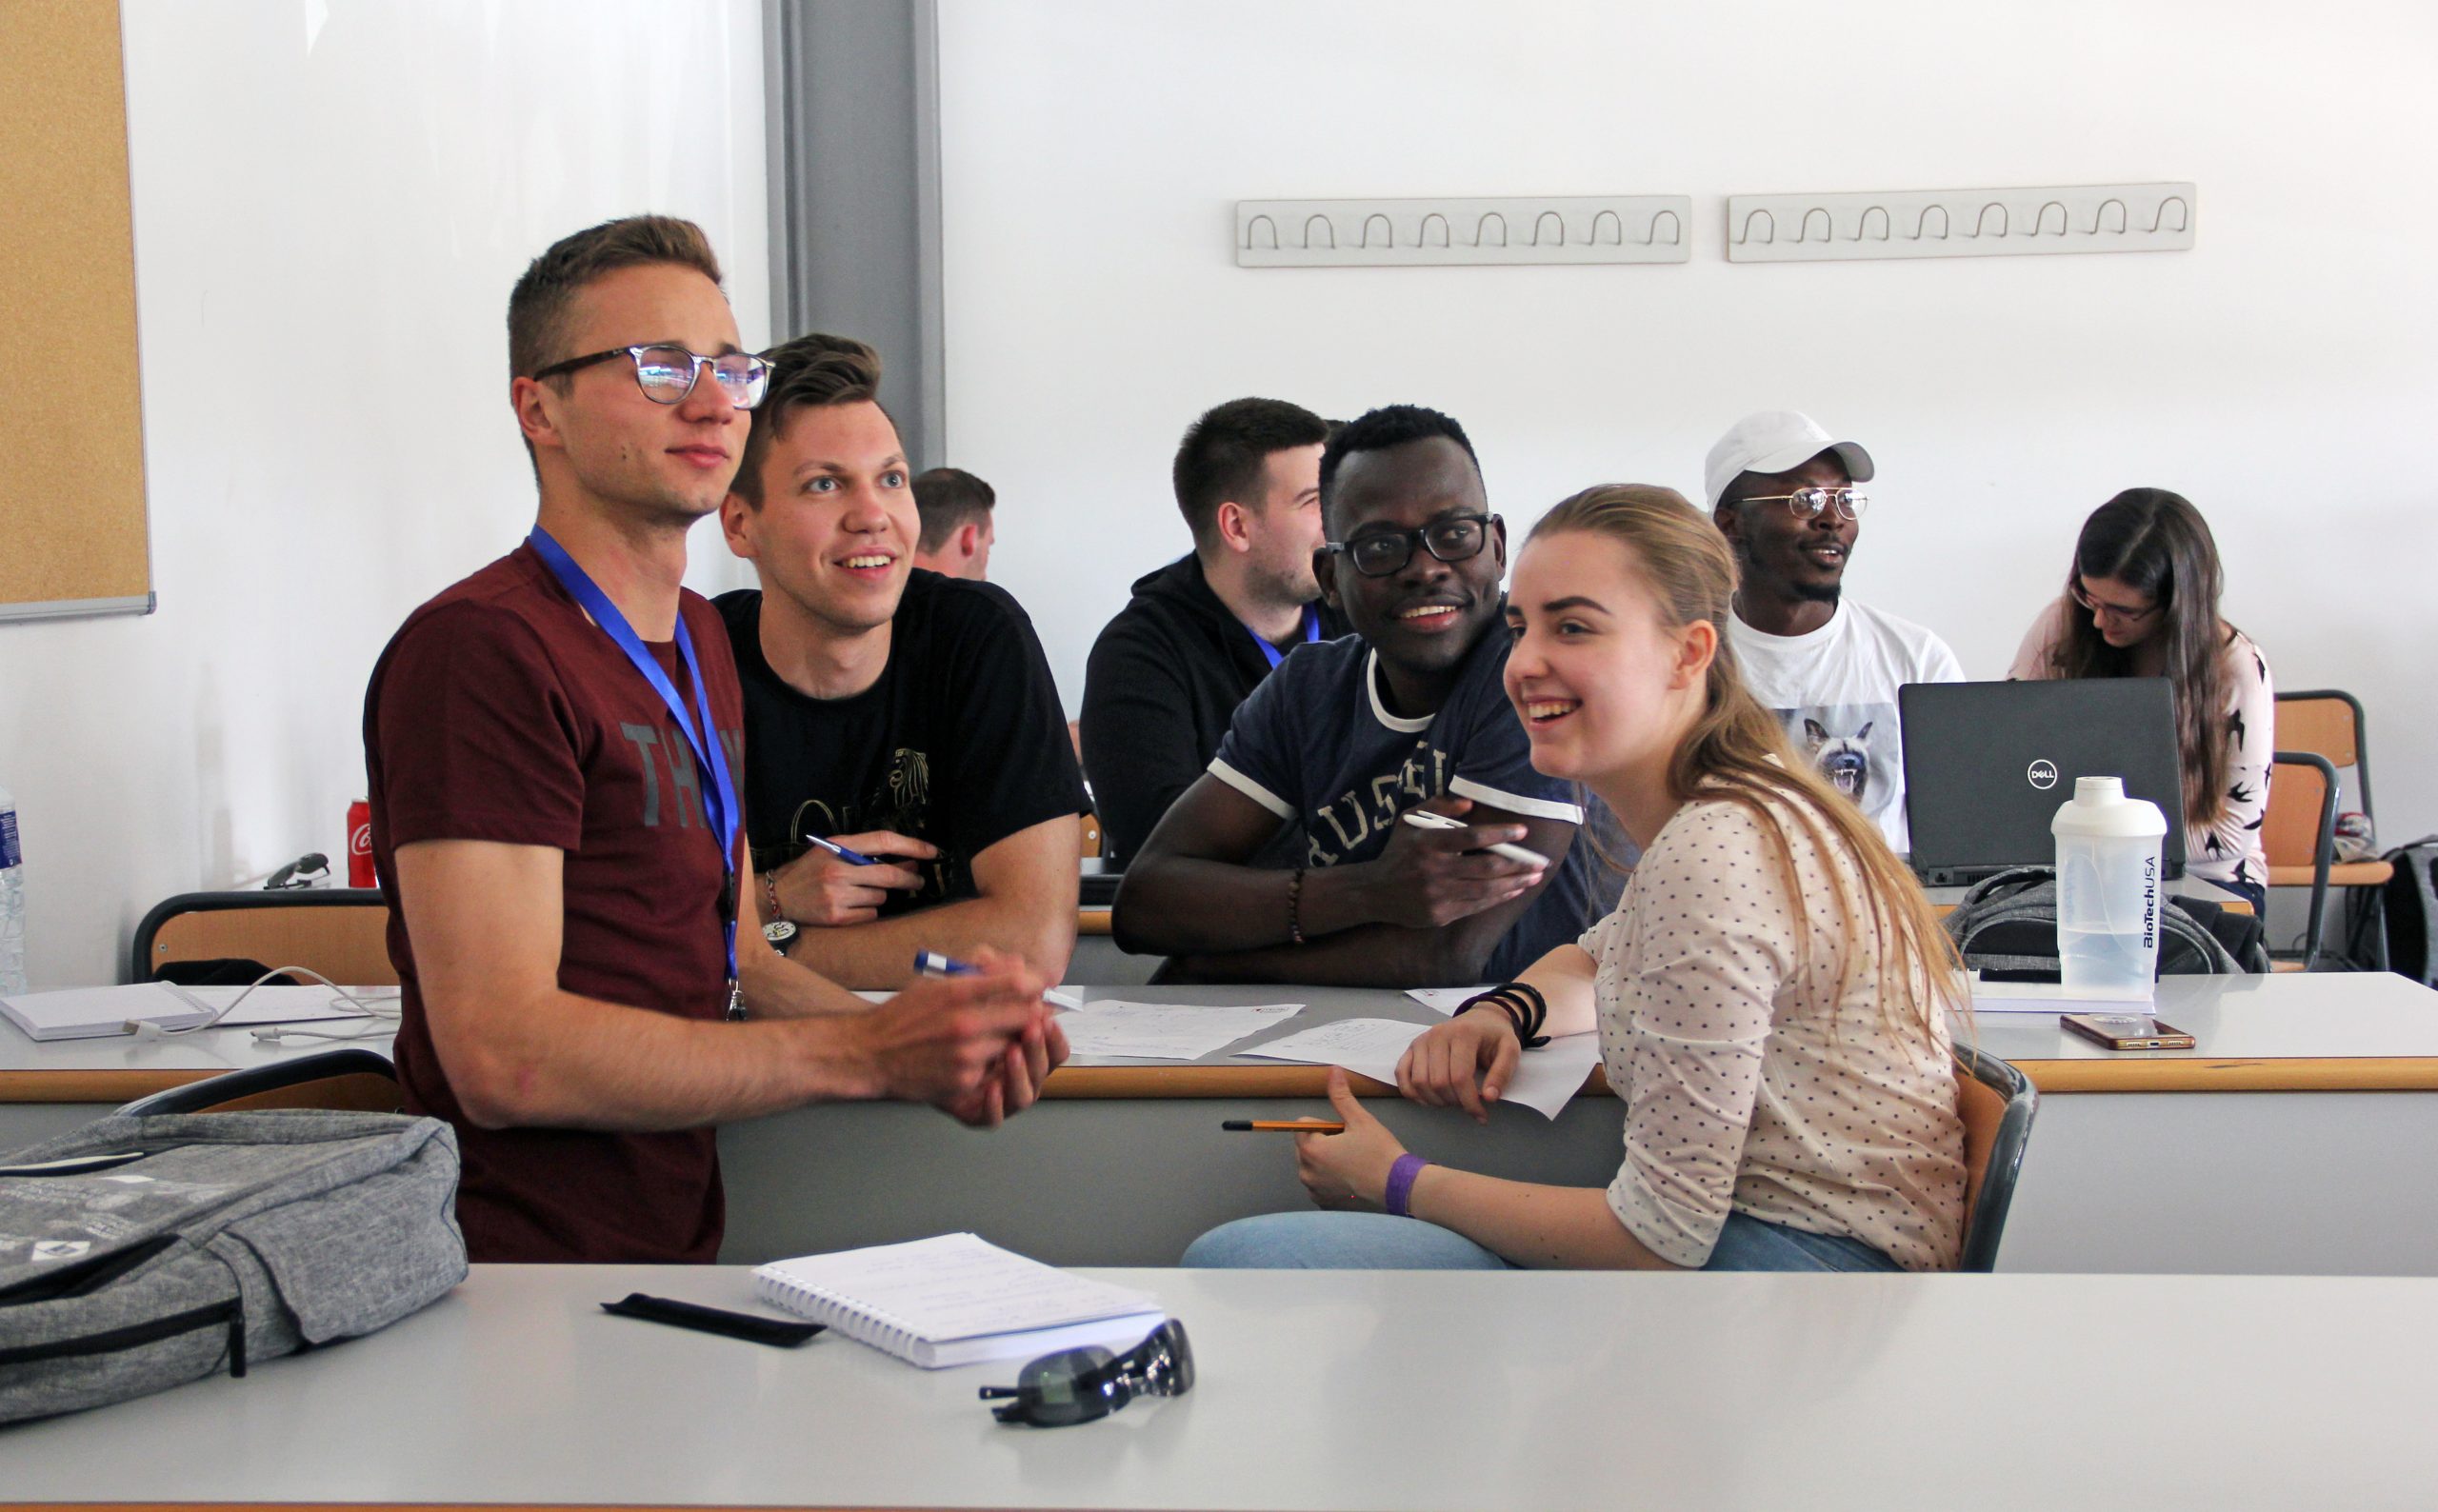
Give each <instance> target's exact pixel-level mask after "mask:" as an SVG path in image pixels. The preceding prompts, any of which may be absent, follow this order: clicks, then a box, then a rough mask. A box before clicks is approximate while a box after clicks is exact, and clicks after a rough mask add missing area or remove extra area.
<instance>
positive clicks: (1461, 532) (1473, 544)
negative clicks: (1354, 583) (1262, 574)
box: [1322, 514, 1498, 578]
mask: <svg viewBox="0 0 2438 1512" xmlns="http://www.w3.org/2000/svg"><path fill="white" fill-rule="evenodd" d="M1497 523H1498V516H1496V515H1494V514H1451V515H1449V516H1446V517H1445V518H1442V519H1437V520H1433V521H1431V522H1430V523H1429V525H1426V526H1424V527H1422V528H1421V529H1419V530H1380V531H1375V532H1373V533H1372V534H1370V535H1366V536H1357V537H1356V538H1355V539H1353V540H1351V541H1331V542H1329V544H1328V545H1327V546H1325V547H1322V549H1323V550H1326V551H1338V552H1343V553H1345V555H1346V557H1347V559H1348V560H1349V561H1350V562H1352V563H1353V564H1354V570H1356V571H1357V572H1360V573H1362V574H1363V575H1364V576H1365V577H1367V578H1384V577H1387V576H1389V574H1390V573H1392V572H1402V571H1404V570H1405V565H1406V564H1407V563H1409V562H1410V561H1412V560H1413V548H1414V544H1415V543H1416V542H1420V543H1421V544H1422V547H1423V549H1424V550H1426V551H1429V553H1430V554H1431V555H1432V556H1434V557H1437V558H1438V559H1439V560H1440V561H1442V562H1462V561H1464V560H1466V559H1467V558H1469V557H1476V556H1479V555H1481V554H1482V545H1483V543H1485V542H1487V541H1488V540H1489V527H1491V526H1493V525H1496V524H1497Z"/></svg>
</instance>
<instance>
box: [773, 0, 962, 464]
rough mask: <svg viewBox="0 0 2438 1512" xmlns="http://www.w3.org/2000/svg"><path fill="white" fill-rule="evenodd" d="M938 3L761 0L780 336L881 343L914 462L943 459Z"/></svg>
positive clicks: (884, 392) (892, 402)
mask: <svg viewBox="0 0 2438 1512" xmlns="http://www.w3.org/2000/svg"><path fill="white" fill-rule="evenodd" d="M938 17H939V13H938V10H937V8H936V6H935V5H934V4H933V0H766V4H765V7H764V18H765V25H764V28H763V54H764V58H765V60H766V68H767V70H768V114H769V123H770V151H769V173H770V326H771V331H770V336H771V340H772V341H774V342H776V341H784V340H786V339H788V338H789V337H790V336H797V335H801V334H803V333H804V332H806V331H809V330H827V331H831V332H834V333H836V334H838V335H842V336H854V337H857V338H859V339H861V340H864V341H868V342H869V343H871V344H872V345H873V346H874V347H877V348H880V352H881V357H882V380H881V402H882V403H883V404H884V405H886V406H887V407H888V409H889V413H890V415H892V416H893V417H895V419H896V421H897V428H898V431H899V433H900V434H901V435H902V436H904V437H905V440H906V449H907V456H908V458H909V460H910V461H911V462H912V464H913V465H914V466H915V467H916V468H928V467H934V466H937V465H938V464H939V463H941V462H942V461H943V460H945V459H946V456H947V451H948V437H947V417H946V413H945V411H946V408H947V390H946V388H945V385H944V383H943V380H942V374H941V360H942V350H943V341H942V331H941V321H940V140H939V69H938V56H939V53H938V45H937V37H938Z"/></svg>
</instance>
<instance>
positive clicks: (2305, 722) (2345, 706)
mask: <svg viewBox="0 0 2438 1512" xmlns="http://www.w3.org/2000/svg"><path fill="white" fill-rule="evenodd" d="M2276 745H2277V748H2278V749H2279V750H2307V751H2309V752H2311V753H2312V754H2314V755H2318V756H2325V757H2327V758H2328V765H2330V766H2360V765H2361V762H2362V704H2361V701H2360V700H2359V699H2356V698H2355V697H2354V696H2353V695H2352V694H2350V693H2348V692H2344V691H2341V690H2339V689H2337V688H2332V687H2330V688H2314V689H2312V690H2310V691H2308V692H2300V693H2280V694H2278V695H2277V741H2276Z"/></svg>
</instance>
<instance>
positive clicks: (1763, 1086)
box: [1581, 799, 1964, 1270]
mask: <svg viewBox="0 0 2438 1512" xmlns="http://www.w3.org/2000/svg"><path fill="white" fill-rule="evenodd" d="M1771 807H1772V812H1773V814H1774V815H1775V816H1776V817H1777V818H1778V819H1779V820H1780V822H1781V823H1782V824H1783V825H1784V826H1785V830H1786V833H1787V838H1788V841H1789V844H1790V845H1791V846H1792V847H1793V855H1794V863H1795V873H1796V876H1797V877H1798V879H1799V880H1800V882H1801V885H1802V886H1801V891H1800V894H1799V895H1798V896H1789V894H1788V892H1787V889H1786V885H1785V880H1784V877H1783V873H1782V869H1781V865H1780V863H1779V861H1778V859H1777V850H1776V846H1775V844H1774V842H1773V841H1772V840H1771V839H1770V837H1769V834H1768V831H1767V829H1766V828H1765V826H1764V825H1763V823H1762V821H1761V820H1760V819H1759V817H1758V816H1756V815H1755V814H1754V813H1753V812H1752V811H1751V810H1750V809H1749V808H1746V807H1744V806H1742V805H1740V804H1736V803H1732V802H1729V801H1728V800H1725V799H1708V800H1703V801H1700V802H1695V803H1691V804H1688V805H1686V806H1684V807H1683V808H1681V809H1679V810H1678V811H1677V813H1676V815H1675V817H1674V818H1672V819H1670V820H1669V822H1668V824H1667V825H1666V826H1665V827H1663V828H1662V829H1661V830H1660V832H1659V834H1658V836H1657V837H1656V838H1654V839H1653V840H1652V841H1651V844H1650V846H1649V849H1647V850H1645V851H1644V852H1643V856H1642V862H1641V865H1638V866H1637V867H1636V868H1635V870H1634V874H1633V878H1632V880H1631V881H1630V882H1629V884H1628V885H1627V887H1626V891H1625V896H1624V897H1623V898H1622V899H1621V900H1619V902H1618V904H1617V911H1616V912H1614V913H1612V914H1610V915H1609V917H1608V918H1606V919H1603V920H1602V921H1600V923H1598V924H1596V925H1592V927H1591V929H1590V930H1589V932H1588V933H1586V934H1585V935H1584V936H1583V939H1582V941H1581V944H1582V946H1583V948H1584V949H1585V950H1586V951H1588V952H1589V953H1590V955H1591V957H1592V959H1593V961H1594V962H1595V963H1596V970H1595V973H1594V976H1593V992H1594V1000H1595V1002H1596V1003H1597V1005H1598V1009H1599V1026H1600V1050H1601V1060H1602V1064H1603V1065H1604V1067H1605V1069H1606V1070H1607V1072H1608V1076H1609V1085H1610V1086H1611V1087H1614V1088H1616V1089H1617V1090H1618V1092H1619V1094H1620V1095H1621V1096H1622V1097H1624V1099H1625V1101H1626V1160H1625V1164H1623V1165H1622V1166H1620V1167H1619V1168H1618V1170H1617V1178H1616V1180H1615V1181H1614V1182H1612V1183H1610V1184H1609V1207H1610V1208H1611V1209H1612V1210H1613V1211H1614V1212H1615V1213H1616V1215H1617V1220H1618V1222H1620V1223H1622V1224H1625V1225H1626V1228H1627V1229H1628V1230H1629V1232H1631V1233H1632V1234H1633V1236H1634V1237H1635V1238H1636V1239H1638V1240H1640V1241H1642V1242H1643V1243H1645V1244H1647V1245H1649V1247H1650V1249H1651V1250H1652V1252H1653V1253H1655V1254H1657V1255H1659V1256H1660V1257H1661V1258H1663V1259H1665V1260H1668V1261H1669V1262H1671V1263H1675V1264H1679V1265H1686V1266H1698V1265H1700V1264H1702V1263H1704V1262H1706V1261H1707V1260H1709V1254H1710V1249H1711V1246H1712V1245H1714V1244H1715V1243H1717V1242H1718V1233H1719V1228H1720V1225H1721V1224H1725V1223H1726V1222H1727V1215H1728V1212H1729V1209H1730V1208H1734V1209H1741V1210H1742V1211H1744V1212H1746V1213H1749V1214H1750V1215H1751V1216H1752V1217H1755V1218H1760V1219H1766V1220H1768V1221H1769V1222H1770V1223H1773V1224H1786V1225H1787V1226H1789V1227H1792V1228H1801V1229H1807V1230H1809V1231H1811V1232H1813V1233H1822V1234H1839V1235H1845V1236H1847V1237H1849V1238H1853V1239H1858V1240H1860V1241H1862V1242H1863V1243H1867V1244H1869V1245H1871V1246H1873V1247H1874V1248H1877V1249H1879V1250H1882V1251H1884V1252H1886V1253H1887V1254H1888V1255H1889V1256H1890V1257H1891V1258H1893V1259H1894V1260H1895V1261H1896V1262H1897V1263H1899V1264H1901V1265H1903V1266H1904V1267H1905V1268H1906V1269H1908V1270H1945V1269H1948V1268H1950V1267H1952V1266H1953V1265H1954V1264H1955V1263H1956V1256H1957V1253H1958V1251H1959V1249H1960V1247H1961V1245H1962V1242H1963V1235H1964V1126H1963V1124H1962V1123H1961V1122H1960V1121H1959V1119H1958V1118H1957V1115H1956V1084H1955V1066H1954V1062H1953V1060H1952V1059H1951V1058H1950V1056H1949V1054H1948V1025H1947V1018H1946V1015H1945V1014H1944V1013H1941V1014H1939V1015H1938V1016H1937V1018H1938V1025H1937V1031H1936V1040H1935V1043H1931V1042H1929V1041H1928V1040H1926V1039H1925V1037H1924V1035H1923V1034H1922V1032H1921V1031H1920V1030H1919V1029H1918V1028H1915V1027H1913V1026H1911V1025H1910V1024H1909V1023H1908V1022H1907V1021H1908V1019H1909V1016H1910V1014H1911V1012H1912V1009H1911V1007H1910V1005H1900V1006H1899V1008H1898V1010H1897V1013H1896V1014H1895V1015H1894V1017H1895V1018H1896V1020H1897V1023H1898V1025H1902V1027H1901V1028H1900V1027H1891V1026H1890V1025H1888V1024H1886V1023H1883V1022H1882V1019H1881V1014H1880V994H1879V987H1878V968H1879V961H1878V951H1877V948H1876V945H1875V944H1874V942H1873V941H1872V939H1871V931H1870V928H1869V925H1868V922H1863V921H1867V920H1868V915H1867V914H1865V915H1862V916H1861V921H1858V922H1859V923H1860V927H1859V928H1857V929H1849V928H1848V926H1847V925H1846V921H1845V918H1844V913H1843V910H1842V909H1841V907H1840V905H1839V904H1838V894H1837V892H1836V890H1835V888H1834V886H1832V884H1831V881H1830V878H1831V874H1832V873H1833V874H1834V876H1835V877H1836V879H1837V880H1838V882H1839V883H1842V885H1843V886H1844V888H1845V894H1846V896H1847V897H1848V898H1851V899H1853V900H1855V901H1856V905H1857V907H1859V905H1860V900H1861V897H1862V892H1861V887H1862V873H1861V870H1860V868H1859V867H1858V866H1857V865H1855V863H1854V861H1853V859H1852V858H1851V857H1850V856H1848V855H1847V854H1846V853H1845V852H1844V851H1843V849H1842V848H1838V849H1835V850H1833V851H1829V852H1824V851H1823V850H1821V849H1820V848H1819V847H1818V846H1815V845H1814V844H1813V843H1812V841H1811V840H1810V838H1809V835H1808V833H1807V830H1806V826H1803V825H1802V824H1801V823H1799V822H1798V821H1796V820H1795V819H1794V817H1793V815H1792V811H1791V809H1790V808H1789V807H1788V806H1786V805H1785V804H1784V803H1780V802H1773V803H1772V805H1771ZM1797 909H1802V910H1803V911H1804V913H1805V915H1806V916H1807V917H1808V918H1809V959H1808V960H1807V959H1805V951H1804V940H1805V937H1804V936H1803V935H1802V934H1800V933H1798V930H1797V926H1796V923H1795V911H1796V910H1797ZM1848 954H1851V955H1852V956H1853V957H1854V960H1853V963H1852V968H1851V970H1850V971H1849V972H1848V982H1847V985H1846V986H1845V989H1844V991H1843V993H1842V995H1841V994H1840V992H1839V990H1838V975H1839V970H1840V968H1841V967H1842V966H1844V965H1845V964H1846V958H1847V956H1848Z"/></svg>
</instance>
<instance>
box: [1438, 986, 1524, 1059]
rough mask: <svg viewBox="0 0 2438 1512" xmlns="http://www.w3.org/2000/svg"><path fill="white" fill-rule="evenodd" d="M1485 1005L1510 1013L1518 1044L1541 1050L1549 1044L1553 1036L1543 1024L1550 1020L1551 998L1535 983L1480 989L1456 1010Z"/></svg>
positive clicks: (1507, 1014) (1450, 1016)
mask: <svg viewBox="0 0 2438 1512" xmlns="http://www.w3.org/2000/svg"><path fill="white" fill-rule="evenodd" d="M1483 1006H1489V1007H1494V1008H1496V1009H1498V1011H1499V1012H1500V1013H1502V1014H1504V1015H1505V1016H1506V1018H1507V1022H1508V1024H1509V1025H1510V1026H1512V1027H1513V1028H1514V1030H1515V1039H1516V1043H1517V1044H1521V1045H1522V1046H1523V1047H1524V1048H1525V1049H1528V1050H1537V1049H1539V1048H1540V1047H1541V1046H1542V1045H1545V1044H1549V1036H1548V1035H1546V1034H1543V1033H1542V1032H1541V1025H1544V1024H1546V1023H1547V1022H1549V1000H1548V999H1546V998H1544V997H1542V996H1541V994H1540V992H1539V990H1538V989H1537V988H1535V987H1533V986H1532V985H1531V984H1529V983H1526V982H1509V983H1507V984H1505V985H1500V986H1495V987H1491V988H1490V989H1489V990H1488V991H1486V992H1477V993H1475V994H1473V995H1472V996H1471V997H1469V998H1467V999H1466V1000H1465V1001H1464V1002H1463V1003H1460V1004H1458V1005H1456V1013H1463V1012H1465V1011H1466V1010H1467V1009H1469V1008H1478V1007H1483ZM1455 1016H1456V1015H1455V1014H1454V1013H1451V1014H1449V1018H1454V1017H1455Z"/></svg>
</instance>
